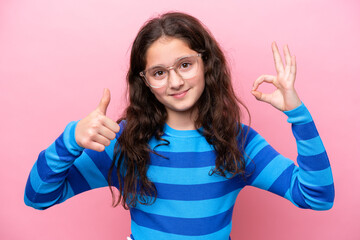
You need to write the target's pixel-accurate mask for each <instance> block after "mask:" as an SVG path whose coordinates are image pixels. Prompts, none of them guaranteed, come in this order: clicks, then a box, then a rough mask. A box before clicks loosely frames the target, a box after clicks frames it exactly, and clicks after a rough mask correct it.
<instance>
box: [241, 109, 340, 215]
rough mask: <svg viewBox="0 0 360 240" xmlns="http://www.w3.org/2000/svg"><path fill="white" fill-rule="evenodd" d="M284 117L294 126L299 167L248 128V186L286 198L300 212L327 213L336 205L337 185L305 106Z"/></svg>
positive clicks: (246, 148) (246, 147)
mask: <svg viewBox="0 0 360 240" xmlns="http://www.w3.org/2000/svg"><path fill="white" fill-rule="evenodd" d="M284 113H285V114H286V115H287V116H288V122H289V123H291V124H292V132H293V134H294V137H295V140H296V145H297V151H298V156H297V163H298V166H296V165H295V164H294V162H293V161H292V160H290V159H288V158H285V157H284V156H282V155H280V154H279V153H278V152H277V151H276V150H274V148H272V147H271V146H270V145H269V144H268V143H267V142H266V140H265V139H264V138H263V137H261V136H260V135H259V134H258V133H257V132H256V131H254V130H253V129H251V128H249V129H248V130H249V131H248V136H247V139H246V142H245V152H246V154H247V155H248V156H249V158H248V159H247V161H246V164H247V165H246V171H247V173H249V174H251V175H250V177H249V178H248V179H247V184H248V185H251V186H255V187H258V188H261V189H264V190H267V191H270V192H273V193H275V194H278V195H280V196H282V197H285V198H286V199H288V200H290V201H291V202H292V203H293V204H295V205H296V206H298V207H300V208H309V209H314V210H328V209H330V208H331V207H332V205H333V202H334V183H333V177H332V171H331V167H330V163H329V159H328V156H327V153H326V151H325V148H324V145H323V143H322V141H321V139H320V136H319V133H318V131H317V129H316V127H315V124H314V121H313V119H312V117H311V115H310V113H309V111H308V110H307V108H306V107H305V105H304V104H302V105H301V106H299V107H297V108H296V109H293V110H291V111H287V112H284ZM246 128H247V127H246ZM245 130H246V129H245Z"/></svg>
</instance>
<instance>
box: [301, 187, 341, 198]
mask: <svg viewBox="0 0 360 240" xmlns="http://www.w3.org/2000/svg"><path fill="white" fill-rule="evenodd" d="M300 187H301V190H302V192H303V194H304V195H305V196H308V197H310V198H313V199H316V200H318V201H322V202H333V201H334V184H331V185H328V186H307V185H305V184H302V183H300Z"/></svg>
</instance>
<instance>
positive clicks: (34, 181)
mask: <svg viewBox="0 0 360 240" xmlns="http://www.w3.org/2000/svg"><path fill="white" fill-rule="evenodd" d="M29 179H30V183H31V186H33V187H34V188H35V189H38V193H47V192H52V191H55V190H56V189H57V188H58V187H59V186H60V185H61V183H59V182H52V183H49V182H44V181H43V180H42V179H41V178H40V176H39V173H38V168H37V166H36V164H35V165H34V166H33V168H32V169H31V172H30V176H29ZM45 184H46V188H45V189H43V188H39V186H42V185H45Z"/></svg>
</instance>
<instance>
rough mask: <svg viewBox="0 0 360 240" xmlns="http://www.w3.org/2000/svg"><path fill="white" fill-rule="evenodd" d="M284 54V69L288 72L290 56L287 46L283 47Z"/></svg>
mask: <svg viewBox="0 0 360 240" xmlns="http://www.w3.org/2000/svg"><path fill="white" fill-rule="evenodd" d="M284 54H285V62H286V68H289V71H290V66H291V54H290V50H289V46H288V45H287V44H286V45H285V46H284Z"/></svg>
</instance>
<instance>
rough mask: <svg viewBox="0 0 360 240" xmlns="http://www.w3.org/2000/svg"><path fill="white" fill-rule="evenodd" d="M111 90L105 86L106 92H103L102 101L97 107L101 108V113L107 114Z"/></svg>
mask: <svg viewBox="0 0 360 240" xmlns="http://www.w3.org/2000/svg"><path fill="white" fill-rule="evenodd" d="M110 98H111V97H110V90H109V89H107V88H105V89H104V92H103V96H102V98H101V101H100V103H99V105H98V107H97V109H99V110H100V112H101V113H103V114H104V115H106V110H107V108H108V106H109V103H110Z"/></svg>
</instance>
